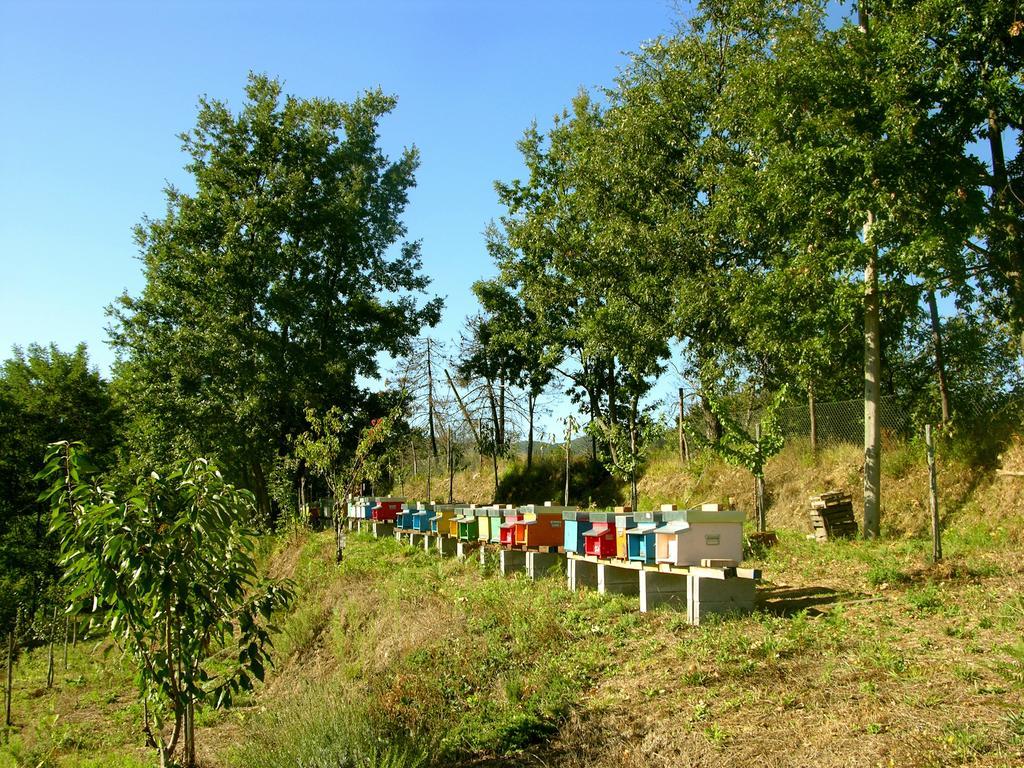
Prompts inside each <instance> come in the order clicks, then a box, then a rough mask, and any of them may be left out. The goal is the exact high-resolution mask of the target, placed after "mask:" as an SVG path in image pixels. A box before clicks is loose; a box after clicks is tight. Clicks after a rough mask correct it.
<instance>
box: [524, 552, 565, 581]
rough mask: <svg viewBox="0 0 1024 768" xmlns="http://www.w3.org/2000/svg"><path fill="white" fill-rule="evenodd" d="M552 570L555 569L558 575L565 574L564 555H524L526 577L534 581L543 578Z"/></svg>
mask: <svg viewBox="0 0 1024 768" xmlns="http://www.w3.org/2000/svg"><path fill="white" fill-rule="evenodd" d="M554 568H557V569H558V573H560V574H561V573H564V572H565V555H564V554H561V553H559V552H527V553H526V575H527V576H529V577H530V578H531V579H533V580H534V581H536V580H537V579H542V578H544V577H545V576H547V574H548V573H549V572H551V570H552V569H554Z"/></svg>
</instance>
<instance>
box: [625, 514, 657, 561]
mask: <svg viewBox="0 0 1024 768" xmlns="http://www.w3.org/2000/svg"><path fill="white" fill-rule="evenodd" d="M633 520H634V523H635V525H634V527H633V528H630V529H629V530H627V531H626V557H627V559H629V560H635V561H639V562H641V563H653V562H654V549H655V540H654V529H655V528H657V527H658V526H659V525H661V523H662V520H663V518H662V513H661V512H637V513H635V514H634V515H633Z"/></svg>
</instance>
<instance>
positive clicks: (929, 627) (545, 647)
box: [0, 442, 1024, 768]
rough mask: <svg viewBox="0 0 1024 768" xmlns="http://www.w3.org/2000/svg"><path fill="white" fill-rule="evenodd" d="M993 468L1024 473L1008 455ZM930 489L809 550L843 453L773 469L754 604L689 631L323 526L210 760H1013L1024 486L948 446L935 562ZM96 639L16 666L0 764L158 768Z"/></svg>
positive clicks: (706, 488) (739, 482)
mask: <svg viewBox="0 0 1024 768" xmlns="http://www.w3.org/2000/svg"><path fill="white" fill-rule="evenodd" d="M909 450H910V449H908V451H909ZM893 461H895V460H894V459H893ZM1003 462H1004V466H1006V467H1016V466H1018V463H1019V464H1020V465H1021V466H1024V450H1022V447H1021V445H1020V443H1019V442H1017V443H1015V444H1014V445H1013V446H1011V448H1010V449H1009V450H1008V451H1007V452H1006V454H1005V455H1004V458H1003ZM896 469H898V470H899V472H897V471H895V470H896ZM920 475H921V472H920V470H919V469H918V468H917V462H916V459H913V457H911V458H910V459H906V460H904V461H903V462H902V463H890V464H887V476H886V488H887V492H888V493H889V494H890V496H889V498H890V501H889V502H888V505H887V507H886V514H887V519H888V520H889V521H890V522H889V523H888V527H889V529H890V530H892V531H899V532H901V533H902V534H903V535H901V536H893V537H891V538H887V539H885V540H883V541H879V542H863V541H851V542H839V543H832V544H828V545H818V544H816V543H815V542H811V541H808V540H807V539H806V538H805V535H804V533H805V530H806V523H805V521H804V517H803V513H802V512H801V507H802V504H803V498H804V497H805V496H806V495H807V494H808V493H810V492H812V491H813V490H820V489H821V488H824V487H828V486H829V485H846V486H847V487H850V485H849V482H848V481H850V480H851V479H853V478H854V477H855V476H856V457H855V455H854V454H853V453H852V452H851V453H844V452H843V451H840V450H838V449H836V450H835V451H834V452H833V453H829V452H826V453H824V454H823V455H821V456H820V457H819V460H818V461H817V462H812V461H810V459H809V458H808V457H807V456H804V455H802V454H801V453H800V452H798V451H796V450H794V451H793V452H792V453H790V454H788V455H786V454H784V455H782V456H780V457H778V458H777V459H776V460H774V461H773V464H772V466H771V467H770V471H769V487H770V489H771V491H772V494H773V499H774V504H773V507H772V511H771V517H770V522H771V523H772V525H773V526H774V527H776V528H777V529H778V530H779V531H780V543H779V545H778V546H777V547H775V548H773V549H772V550H770V551H768V552H767V553H765V554H764V556H763V559H761V560H758V561H754V562H756V564H757V565H759V566H760V567H761V568H762V569H763V570H764V573H765V577H766V580H765V584H764V587H763V589H761V590H760V592H761V601H760V609H759V610H758V612H756V613H755V614H754V615H752V616H749V617H744V618H739V619H729V620H723V621H719V622H712V623H709V624H706V625H705V626H702V627H691V626H689V625H687V624H686V622H685V616H684V615H681V614H680V613H678V612H676V611H673V610H658V611H656V612H654V613H651V614H640V613H638V612H637V610H636V604H635V599H627V598H616V597H609V598H605V597H602V596H600V595H597V594H594V593H592V592H581V593H578V594H574V593H570V592H569V591H568V590H567V589H566V588H565V586H564V580H563V579H561V578H556V577H552V578H548V579H544V580H541V581H539V582H536V583H534V582H530V581H528V580H526V579H525V578H522V577H519V576H517V577H514V578H511V579H505V578H502V577H501V576H500V575H498V574H497V573H496V572H495V568H494V564H493V563H490V564H489V565H488V566H487V567H484V568H481V567H480V566H479V564H477V563H475V562H473V563H459V562H456V561H453V560H444V561H442V560H439V559H437V558H435V557H433V556H429V555H427V554H425V553H423V552H420V551H415V550H412V549H409V548H407V547H404V546H401V545H399V544H397V543H396V542H394V541H391V540H387V541H376V540H372V539H368V538H365V537H363V536H351V537H350V538H349V545H348V548H347V554H346V558H345V561H344V563H343V564H342V565H341V566H340V567H339V566H336V565H335V564H334V563H333V558H332V548H333V542H332V539H331V536H330V534H312V533H299V534H295V535H293V536H291V537H290V538H285V539H281V540H279V541H278V542H277V544H276V547H275V550H274V552H273V554H272V555H271V556H270V557H269V559H268V566H267V567H268V569H269V570H270V572H271V573H273V574H274V575H277V576H283V577H288V578H290V579H293V580H294V582H295V585H296V591H297V594H298V600H297V602H296V604H295V606H294V607H293V609H292V610H291V611H290V613H289V614H288V615H287V616H284V617H282V620H281V623H280V624H281V626H280V631H279V632H278V633H277V635H276V637H275V648H276V650H275V656H276V659H277V663H276V668H275V669H274V671H273V672H272V674H271V675H270V677H269V679H268V684H267V685H266V686H265V688H264V689H263V690H261V691H260V692H259V693H258V694H257V695H256V696H255V697H253V698H251V699H249V700H246V701H242V702H240V703H239V705H238V706H236V707H235V709H233V710H231V711H228V712H204V713H202V714H201V715H200V723H201V724H202V726H203V727H202V728H201V729H200V734H199V744H200V748H201V754H202V759H203V765H205V766H207V768H241V767H242V766H245V768H283V767H284V766H296V765H302V766H306V767H307V768H328V767H330V768H335V767H336V766H343V765H367V766H384V765H388V766H418V765H424V766H426V765H522V766H526V765H537V764H545V765H552V766H555V765H557V766H608V768H612V767H613V766H614V768H632V767H633V766H636V767H637V768H639V766H677V765H693V766H705V765H706V766H712V765H714V766H737V768H738V767H739V766H749V765H751V764H755V763H756V764H760V765H765V766H794V767H795V766H806V765H821V766H865V768H866V767H867V766H878V765H900V766H947V765H977V766H991V767H993V768H995V767H999V768H1009V766H1018V765H1021V764H1024V641H1022V638H1024V565H1022V563H1021V560H1020V551H1021V546H1022V543H1024V511H1022V510H1024V504H1022V501H1024V498H1022V495H1021V488H1022V486H1024V481H1021V480H1020V479H1019V478H1016V479H1015V478H1012V477H1007V476H998V475H994V474H992V473H987V474H986V473H982V472H980V471H979V472H978V473H977V474H972V473H971V472H969V471H968V470H967V469H966V468H965V466H961V465H960V464H959V463H957V462H956V461H955V460H954V459H951V458H949V457H947V458H946V459H945V460H944V462H943V477H945V478H947V484H945V485H944V486H943V487H944V493H945V494H946V498H948V499H949V500H950V501H947V502H946V504H947V505H948V506H947V507H946V508H945V509H946V512H945V515H946V530H945V542H944V543H945V548H946V553H947V557H946V560H945V561H944V562H943V563H942V564H940V565H938V566H935V565H932V564H930V563H929V560H928V552H929V544H928V542H927V540H926V539H924V538H920V537H915V536H912V535H910V534H911V533H913V532H914V531H915V530H917V529H918V528H920V527H921V523H920V522H919V519H920V517H921V514H922V513H921V510H922V509H923V507H917V506H915V505H914V504H912V503H911V502H913V501H914V500H915V499H918V496H917V494H918V493H919V488H920V482H921V478H920ZM477 481H479V479H477ZM844 481H846V482H844ZM954 481H955V482H954ZM464 482H466V483H467V487H468V484H469V483H470V482H473V479H472V478H471V477H467V478H464ZM956 483H959V484H961V485H956ZM748 488H749V478H748V477H744V476H743V474H742V473H740V472H737V471H735V470H733V469H731V468H728V467H724V466H721V465H718V464H717V463H714V462H709V463H708V464H707V465H706V466H703V467H700V466H693V467H690V468H687V469H686V470H685V471H682V472H680V471H679V467H678V464H677V463H675V462H673V460H672V458H671V457H669V456H664V457H656V459H655V461H654V463H653V465H652V471H651V472H649V473H648V475H647V477H645V479H644V485H643V493H644V495H645V497H646V498H649V499H651V500H652V501H662V500H672V501H676V502H677V503H686V502H687V499H688V498H689V497H688V496H687V494H690V496H692V498H693V499H700V498H706V497H710V496H712V495H713V496H714V497H720V496H722V495H735V496H736V497H737V500H738V501H739V503H740V504H741V506H742V505H743V504H744V503H745V501H744V499H743V497H742V495H741V494H742V493H743V492H744V489H748ZM957 489H960V490H957ZM712 491H714V493H712ZM957 493H959V494H960V497H959V498H958V497H956V496H955V494H957ZM896 499H899V500H902V501H900V504H902V505H903V506H902V507H897V506H896V502H895V501H894V500H896ZM111 651H112V649H110V648H109V647H108V646H107V645H106V644H104V643H103V642H100V643H99V644H98V645H97V644H96V642H95V641H93V642H90V643H88V644H82V643H80V644H79V645H78V646H77V648H76V649H73V652H72V658H71V660H70V666H69V670H68V671H67V672H66V673H63V674H60V675H58V681H57V684H56V685H55V688H54V690H52V691H47V690H46V689H45V683H44V681H45V653H43V652H36V653H34V654H32V655H30V657H29V658H28V659H26V660H25V661H23V662H22V663H21V664H19V667H18V674H19V677H18V679H19V680H20V681H21V683H20V684H19V686H18V688H17V689H16V696H15V712H16V719H17V724H18V729H17V731H16V734H15V736H14V738H13V740H12V742H11V744H10V745H8V747H6V748H0V766H4V768H7V766H14V765H17V766H22V765H24V766H28V765H31V766H43V768H47V767H49V766H61V767H62V768H98V766H107V765H113V766H121V768H136V767H137V766H152V765H154V764H155V763H154V760H153V756H152V753H151V752H150V751H147V750H145V749H144V748H143V747H142V745H141V740H140V737H139V729H138V725H139V719H140V717H141V712H140V708H139V706H138V705H137V704H136V703H134V700H133V697H132V687H131V682H130V676H129V675H128V674H127V669H126V662H124V661H122V660H121V659H120V658H119V655H118V654H117V653H116V651H113V652H111Z"/></svg>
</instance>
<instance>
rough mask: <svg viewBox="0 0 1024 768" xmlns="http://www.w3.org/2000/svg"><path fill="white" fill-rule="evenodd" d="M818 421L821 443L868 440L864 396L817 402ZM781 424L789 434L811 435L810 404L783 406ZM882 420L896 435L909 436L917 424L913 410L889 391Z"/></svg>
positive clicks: (881, 411)
mask: <svg viewBox="0 0 1024 768" xmlns="http://www.w3.org/2000/svg"><path fill="white" fill-rule="evenodd" d="M814 414H815V421H816V426H817V438H818V445H829V444H836V443H854V444H857V443H862V442H863V441H864V400H862V399H857V400H837V401H834V402H831V403H815V405H814ZM778 418H779V427H780V429H781V430H782V434H783V435H784V436H785V437H787V438H791V437H809V436H810V434H811V409H810V406H809V405H803V406H794V407H790V408H780V409H779V414H778ZM879 421H880V423H881V426H882V432H883V434H884V433H888V434H890V435H892V436H894V437H906V436H908V435H909V434H910V432H911V430H912V428H913V426H912V423H911V418H910V414H909V413H908V412H907V411H906V409H905V408H904V407H903V406H902V405H901V403H900V402H899V400H898V399H897V398H896V397H894V396H892V395H887V396H885V397H882V398H881V401H880V403H879Z"/></svg>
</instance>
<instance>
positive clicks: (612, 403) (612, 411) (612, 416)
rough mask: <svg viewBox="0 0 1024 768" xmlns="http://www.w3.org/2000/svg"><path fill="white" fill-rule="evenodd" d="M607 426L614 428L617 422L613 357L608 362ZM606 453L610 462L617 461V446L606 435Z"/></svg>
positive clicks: (617, 410) (616, 393)
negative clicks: (610, 459)
mask: <svg viewBox="0 0 1024 768" xmlns="http://www.w3.org/2000/svg"><path fill="white" fill-rule="evenodd" d="M607 386H608V427H609V429H615V428H616V427H618V424H619V404H618V384H617V382H616V381H615V358H612V359H611V360H610V361H609V362H608V380H607ZM608 453H610V454H611V457H612V463H613V464H618V463H619V455H618V448H617V447H616V445H615V441H614V440H613V439H611V435H610V434H609V435H608Z"/></svg>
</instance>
